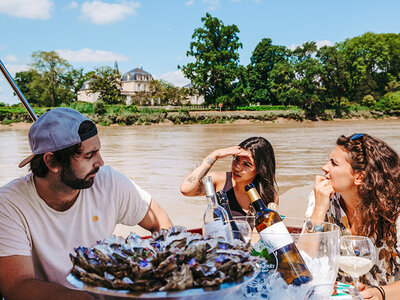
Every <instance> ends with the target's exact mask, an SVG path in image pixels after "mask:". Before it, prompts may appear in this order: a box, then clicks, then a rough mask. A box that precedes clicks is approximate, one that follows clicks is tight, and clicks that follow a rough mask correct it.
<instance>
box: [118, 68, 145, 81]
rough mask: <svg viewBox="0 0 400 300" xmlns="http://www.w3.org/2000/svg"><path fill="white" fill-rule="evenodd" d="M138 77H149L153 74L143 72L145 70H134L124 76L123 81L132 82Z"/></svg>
mask: <svg viewBox="0 0 400 300" xmlns="http://www.w3.org/2000/svg"><path fill="white" fill-rule="evenodd" d="M137 75H147V76H149V77H151V78H152V77H153V76H151V74H150V73H149V72H146V71H145V70H143V68H135V69H133V70H130V71H129V72H126V73H125V74H124V75H122V78H121V81H131V80H136V77H137Z"/></svg>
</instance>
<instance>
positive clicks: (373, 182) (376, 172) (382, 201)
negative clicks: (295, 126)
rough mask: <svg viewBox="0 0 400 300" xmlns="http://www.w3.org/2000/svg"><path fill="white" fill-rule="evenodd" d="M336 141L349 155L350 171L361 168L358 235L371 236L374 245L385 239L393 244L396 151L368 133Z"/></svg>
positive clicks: (397, 202) (398, 203) (398, 182)
mask: <svg viewBox="0 0 400 300" xmlns="http://www.w3.org/2000/svg"><path fill="white" fill-rule="evenodd" d="M336 144H337V145H338V146H340V147H342V149H343V150H344V151H346V152H347V153H348V154H349V156H350V164H351V167H352V168H353V171H354V172H362V173H363V175H364V178H363V183H362V184H361V185H359V186H358V194H359V196H360V198H361V202H360V203H359V204H358V207H357V214H359V216H360V217H361V220H360V222H359V226H358V228H356V230H357V233H358V234H359V235H364V236H368V237H370V238H373V239H375V243H376V245H377V246H378V247H381V246H382V242H383V241H385V242H386V244H387V245H388V246H389V247H392V248H394V247H395V245H396V242H397V236H396V220H397V218H398V216H399V212H400V166H399V162H400V160H399V156H398V154H397V153H396V152H395V151H394V150H393V149H392V148H390V147H389V146H388V145H387V144H386V143H385V142H383V141H381V140H379V139H376V138H374V137H371V136H370V135H368V134H353V135H351V136H349V137H345V136H344V135H342V136H340V137H339V138H338V140H337V141H336Z"/></svg>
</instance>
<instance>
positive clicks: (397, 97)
mask: <svg viewBox="0 0 400 300" xmlns="http://www.w3.org/2000/svg"><path fill="white" fill-rule="evenodd" d="M372 108H373V109H375V110H378V111H389V110H400V91H397V92H391V93H387V94H385V95H384V96H383V97H382V98H381V99H379V101H378V102H377V103H376V104H375V105H374V106H373V107H372Z"/></svg>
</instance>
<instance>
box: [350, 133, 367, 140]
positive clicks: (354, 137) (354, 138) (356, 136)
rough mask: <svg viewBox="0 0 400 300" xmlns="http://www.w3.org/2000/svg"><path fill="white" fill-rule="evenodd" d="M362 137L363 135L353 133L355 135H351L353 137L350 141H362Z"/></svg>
mask: <svg viewBox="0 0 400 300" xmlns="http://www.w3.org/2000/svg"><path fill="white" fill-rule="evenodd" d="M363 137H364V134H362V133H355V134H353V136H352V137H351V138H350V140H352V141H354V140H358V139H362V138H363Z"/></svg>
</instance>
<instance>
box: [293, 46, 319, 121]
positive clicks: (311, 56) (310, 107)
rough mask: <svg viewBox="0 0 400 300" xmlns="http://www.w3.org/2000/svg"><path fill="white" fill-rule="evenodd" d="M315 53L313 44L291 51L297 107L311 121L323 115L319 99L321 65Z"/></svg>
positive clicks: (315, 47)
mask: <svg viewBox="0 0 400 300" xmlns="http://www.w3.org/2000/svg"><path fill="white" fill-rule="evenodd" d="M316 53H317V45H316V43H315V42H306V43H304V44H303V45H302V46H300V47H297V48H296V49H295V50H294V51H293V63H294V71H295V80H294V86H295V88H297V89H298V90H299V92H300V95H299V99H298V101H299V105H300V106H301V107H302V108H303V109H304V110H305V112H306V115H307V116H308V117H309V118H311V119H315V118H316V117H317V116H318V115H320V114H323V113H324V111H323V105H322V101H321V100H320V98H319V92H320V88H321V82H320V72H321V64H320V62H319V61H318V59H317V58H316Z"/></svg>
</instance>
